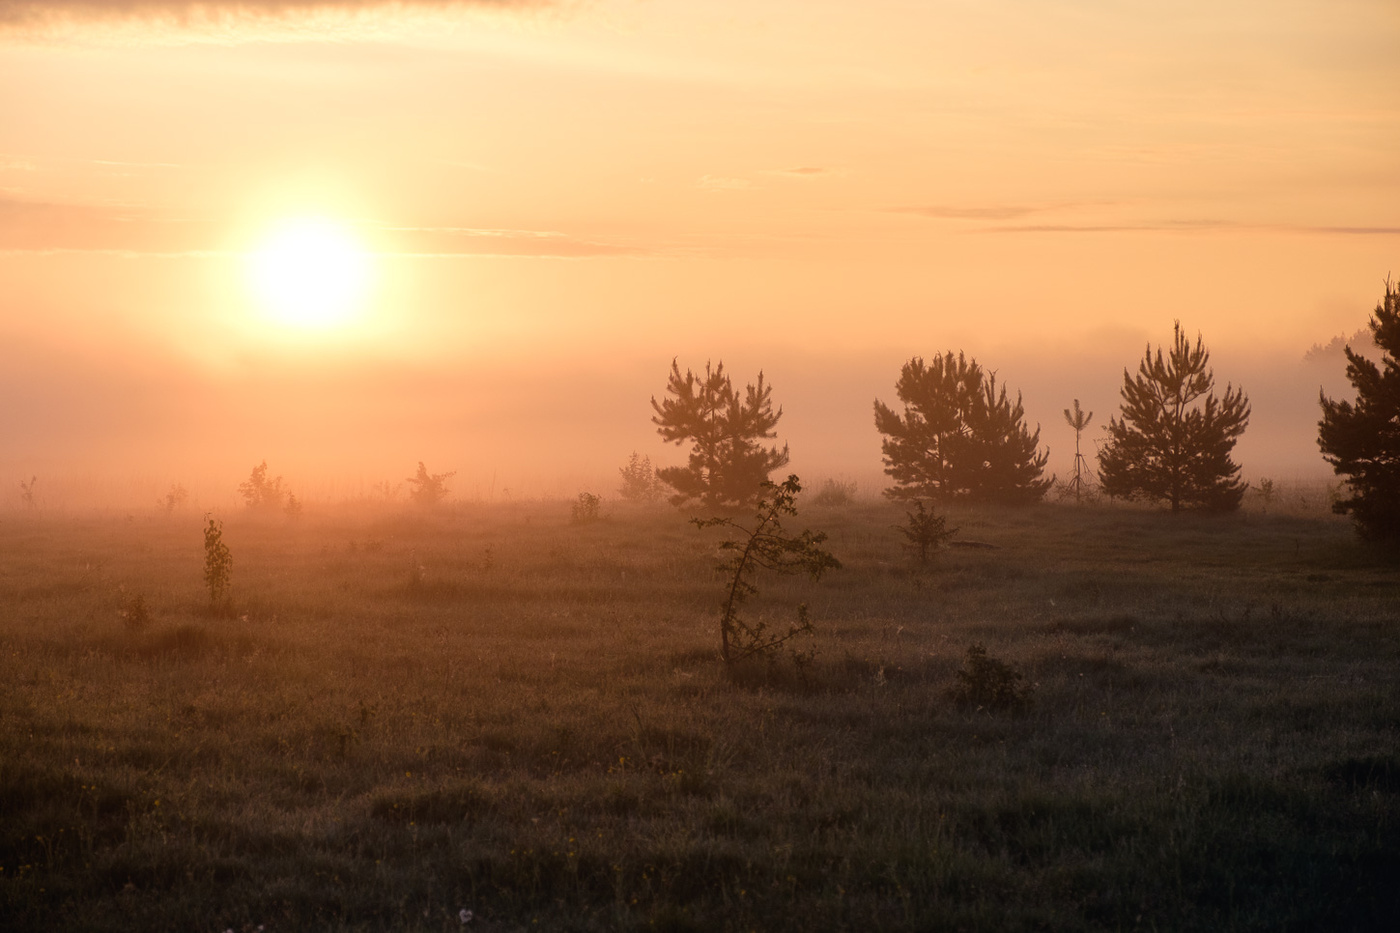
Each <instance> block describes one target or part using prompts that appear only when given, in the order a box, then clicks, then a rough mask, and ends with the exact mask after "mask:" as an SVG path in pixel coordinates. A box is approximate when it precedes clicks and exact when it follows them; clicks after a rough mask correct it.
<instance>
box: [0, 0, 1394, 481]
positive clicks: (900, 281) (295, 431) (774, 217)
mask: <svg viewBox="0 0 1400 933" xmlns="http://www.w3.org/2000/svg"><path fill="white" fill-rule="evenodd" d="M1397 40H1400V5H1397V4H1395V3H1394V2H1393V0H1342V2H1338V0H1329V2H1321V0H1298V2H1279V0H1268V2H1263V0H1259V2H1253V0H1241V2H1236V3H1231V4H1228V5H1225V6H1223V7H1222V5H1220V4H1216V3H1205V2H1194V0H1187V2H1182V3H1177V4H1172V5H1170V7H1169V8H1167V7H1161V6H1159V5H1155V4H1145V3H1138V2H1128V0H1066V2H1057V3H1038V4H1027V3H1024V2H1010V0H1002V2H996V0H981V2H970V0H968V2H952V0H944V2H934V3H916V2H895V0H872V2H866V3H861V4H854V3H833V2H811V0H808V2H803V3H794V2H770V3H759V4H753V3H734V2H728V0H716V2H709V3H681V2H677V0H653V2H641V0H597V2H590V3H560V4H546V3H511V2H504V0H502V2H490V3H487V2H482V3H443V4H438V3H418V4H407V5H399V4H396V5H392V6H381V5H377V4H374V3H347V4H341V5H337V4H332V3H320V2H285V3H279V2H275V0H267V2H251V3H238V4H227V5H225V4H221V3H203V4H199V5H188V4H183V3H178V2H169V0H164V2H162V0H155V2H145V3H140V2H137V3H121V2H112V3H105V2H97V0H91V2H58V3H25V2H13V0H0V399H3V401H0V480H3V485H0V490H5V489H8V490H9V491H8V492H3V493H2V494H0V501H3V502H4V503H5V507H12V506H13V505H14V504H15V503H16V502H17V500H18V490H17V488H16V480H19V479H27V478H29V477H30V476H34V475H37V476H39V477H40V486H39V489H40V491H41V493H44V494H46V495H48V496H50V498H49V499H48V500H46V501H47V502H48V503H49V504H50V505H54V506H62V505H65V504H76V503H78V502H82V501H98V500H101V501H108V502H127V501H130V502H147V503H150V502H151V501H152V499H153V497H154V496H156V495H158V494H159V493H160V492H163V491H164V489H165V488H166V487H167V486H168V485H169V483H171V482H176V481H178V482H183V483H185V484H186V485H188V486H189V487H190V488H191V489H192V490H194V491H196V492H198V493H200V494H202V496H203V500H202V501H203V502H204V503H206V504H218V503H220V502H224V501H227V502H232V501H233V496H234V490H235V487H236V484H237V483H238V481H239V480H241V479H243V478H245V477H246V476H247V474H248V471H249V469H250V468H251V467H252V466H254V465H256V464H257V463H258V462H259V461H262V460H266V461H268V463H269V465H270V467H271V469H272V471H273V472H275V473H281V474H285V475H286V476H287V478H288V480H289V481H290V483H291V484H292V486H293V488H296V489H300V490H304V491H306V492H308V493H310V494H311V495H312V497H313V498H314V497H315V496H316V495H318V494H319V495H324V496H334V495H356V494H359V493H362V492H363V491H364V490H365V489H367V488H368V487H369V485H370V484H372V483H376V482H378V481H380V480H384V479H388V480H391V481H394V482H397V481H400V480H401V479H402V478H403V477H405V476H408V475H410V474H411V473H412V471H413V468H414V466H415V465H416V463H417V462H418V461H420V460H424V461H426V462H427V463H428V466H429V467H430V468H431V469H433V470H434V471H448V470H456V471H457V477H456V478H455V480H454V483H453V488H454V491H455V493H456V494H457V495H458V496H460V497H472V496H481V497H488V496H491V497H498V496H505V495H511V496H529V495H549V494H564V495H573V494H574V493H576V492H578V491H579V490H580V489H583V488H593V489H595V490H596V491H599V492H601V493H603V494H604V495H608V494H610V492H611V490H612V489H613V488H614V487H615V486H616V479H617V472H616V471H617V467H618V466H620V465H621V464H622V463H624V462H625V461H626V458H627V456H628V454H629V453H631V452H632V451H634V450H635V451H638V452H641V453H644V454H647V455H649V456H650V457H651V458H652V460H653V461H654V462H657V463H658V464H668V463H679V462H681V461H682V460H683V457H684V452H683V451H681V450H678V449H676V448H673V447H667V446H665V445H663V444H662V442H661V441H660V439H659V438H658V437H657V436H656V434H655V432H654V428H653V426H652V425H651V423H650V420H649V418H650V413H651V412H650V406H649V403H648V402H649V399H650V397H651V396H652V395H656V394H660V393H661V391H662V390H663V388H664V385H665V376H666V372H667V370H668V368H669V365H670V362H671V360H672V358H673V357H677V358H679V360H680V363H681V365H682V367H685V366H692V367H699V366H703V365H704V363H705V361H706V360H707V359H714V360H719V359H722V360H723V361H724V362H725V364H726V368H728V369H729V370H730V371H731V372H733V373H734V374H735V376H736V377H738V378H740V379H749V378H752V377H753V376H754V375H755V374H756V373H757V372H758V370H759V369H762V370H764V372H765V373H766V375H767V377H768V379H769V380H770V381H771V383H772V384H773V386H774V401H775V402H777V403H779V404H781V405H782V406H783V408H784V411H785V416H784V419H783V421H782V423H781V424H780V426H779V432H780V434H779V436H780V440H781V441H786V442H788V443H789V444H790V445H791V449H792V454H793V457H792V468H793V469H794V470H796V471H797V472H799V473H802V474H803V475H804V476H814V477H819V476H851V477H860V478H861V482H862V490H863V491H866V492H871V491H873V490H874V489H876V488H878V487H879V485H880V480H879V468H880V462H879V461H880V453H879V450H880V448H879V436H878V434H876V432H875V430H874V426H873V422H872V417H871V402H872V400H873V399H875V398H876V397H879V398H882V399H885V400H887V401H889V400H892V396H893V384H894V380H895V378H896V377H897V375H898V372H899V367H900V365H901V364H902V363H903V362H904V361H905V360H906V359H908V358H909V357H910V356H913V355H916V354H918V355H925V356H930V355H932V354H934V353H938V352H941V351H943V350H964V351H966V352H967V353H968V354H970V355H972V356H975V357H976V358H977V359H978V361H979V362H981V363H982V364H983V365H984V366H985V367H986V368H988V369H991V370H995V371H997V373H998V375H999V378H1000V379H1001V380H1003V381H1005V382H1006V384H1008V385H1009V386H1011V387H1012V388H1013V390H1014V389H1019V390H1020V391H1021V392H1022V393H1023V394H1024V399H1025V405H1026V410H1027V414H1028V416H1029V419H1030V420H1031V421H1032V422H1033V423H1034V422H1040V424H1041V426H1042V434H1041V440H1042V443H1044V444H1046V445H1048V446H1049V447H1050V449H1051V464H1050V466H1051V469H1052V470H1056V471H1058V472H1059V473H1060V474H1061V475H1062V476H1063V475H1064V474H1065V473H1066V472H1067V471H1068V470H1069V468H1070V457H1072V454H1073V433H1072V431H1070V429H1069V428H1068V427H1067V426H1066V425H1065V424H1064V422H1063V420H1062V418H1061V416H1060V411H1061V409H1063V408H1065V407H1068V406H1069V405H1070V404H1071V402H1072V400H1073V399H1075V398H1078V399H1079V400H1080V401H1081V403H1082V405H1083V407H1084V408H1085V409H1088V410H1092V411H1093V412H1094V413H1095V417H1094V424H1095V425H1096V426H1097V425H1102V424H1103V423H1105V422H1106V421H1107V419H1108V417H1109V415H1110V414H1112V413H1114V412H1115V411H1116V410H1117V404H1118V387H1119V385H1120V383H1121V378H1122V371H1123V369H1124V368H1125V367H1127V368H1130V369H1135V368H1136V365H1137V362H1138V360H1139V359H1140V358H1141V355H1142V351H1143V347H1144V345H1145V344H1146V343H1148V342H1149V341H1150V342H1151V343H1152V344H1153V345H1154V346H1155V345H1157V344H1158V343H1160V342H1162V341H1164V340H1167V339H1168V338H1169V337H1170V335H1171V331H1172V322H1173V321H1174V320H1180V321H1181V322H1182V324H1183V326H1184V327H1185V328H1186V329H1187V331H1188V333H1191V334H1195V333H1196V332H1198V331H1199V332H1200V333H1201V334H1202V335H1203V336H1204V337H1205V340H1206V342H1207V344H1208V346H1209V347H1210V348H1211V350H1212V363H1213V366H1214V370H1215V373H1216V376H1217V379H1218V380H1219V382H1220V384H1221V385H1222V386H1223V384H1224V383H1225V382H1232V383H1234V384H1236V385H1243V386H1244V387H1245V390H1246V392H1247V393H1248V394H1249V396H1250V398H1251V401H1252V402H1253V408H1254V419H1253V422H1252V425H1251V428H1250V430H1249V432H1248V433H1247V434H1246V435H1245V437H1244V439H1243V440H1242V441H1241V442H1240V445H1239V447H1238V448H1237V453H1236V459H1237V461H1238V462H1240V463H1241V464H1242V465H1243V469H1244V473H1245V476H1246V478H1256V477H1260V476H1268V475H1273V476H1276V477H1285V478H1290V477H1322V476H1324V475H1326V468H1325V464H1323V462H1322V460H1321V458H1320V456H1319V455H1318V452H1317V447H1316V442H1315V437H1316V421H1317V417H1318V409H1317V404H1316V398H1317V391H1318V387H1319V386H1321V385H1325V386H1326V387H1327V388H1328V391H1329V392H1332V393H1338V392H1342V391H1344V390H1345V388H1346V386H1345V382H1344V380H1343V379H1342V362H1341V359H1340V356H1339V354H1338V353H1337V352H1333V353H1331V354H1322V355H1321V356H1320V357H1318V356H1317V355H1315V357H1314V359H1313V360H1311V361H1308V362H1305V361H1304V359H1303V357H1304V354H1305V353H1306V351H1307V350H1308V349H1309V347H1311V346H1312V345H1314V344H1326V343H1327V342H1328V341H1329V340H1331V339H1332V338H1334V337H1336V336H1338V335H1351V334H1353V333H1354V332H1355V331H1356V330H1357V329H1358V328H1360V327H1362V326H1363V325H1364V324H1365V322H1366V320H1367V318H1368V315H1369V313H1370V310H1371V308H1372V307H1374V305H1375V303H1376V301H1377V299H1378V298H1379V296H1380V295H1381V293H1382V290H1383V285H1382V283H1383V281H1384V279H1385V277H1386V275H1387V274H1388V273H1392V272H1400V59H1397V57H1396V56H1395V54H1394V49H1395V47H1396V43H1397ZM308 222H310V223H317V224H323V225H326V227H327V229H330V230H333V231H335V233H334V236H335V237H344V238H345V241H346V242H347V243H353V244H354V245H353V246H352V247H346V248H347V249H350V250H351V253H352V254H353V255H355V256H361V255H362V257H363V259H362V260H354V261H355V262H361V261H362V263H363V264H362V266H357V267H356V268H355V270H354V271H353V276H356V277H358V278H355V281H356V282H357V283H358V284H357V285H356V286H355V291H356V294H354V295H349V296H347V297H345V298H344V299H343V301H342V302H341V303H340V304H336V305H333V306H328V307H319V306H318V310H317V313H316V314H315V315H314V316H313V318H312V319H297V318H296V317H295V316H294V315H289V314H287V313H281V312H278V310H277V307H278V301H277V300H275V299H271V300H270V299H269V297H268V294H267V288H266V287H265V286H259V285H258V282H257V281H256V279H257V276H256V275H255V274H253V272H251V271H250V270H251V269H252V267H253V265H254V262H253V260H254V258H255V257H256V256H258V255H259V251H260V250H263V251H266V250H267V249H268V246H267V244H268V243H269V242H273V241H274V239H275V236H276V235H277V231H278V230H281V229H285V228H286V226H287V225H288V224H296V223H308ZM337 242H338V241H337ZM336 249H339V247H336ZM341 261H342V257H341V256H340V254H338V253H336V254H334V255H331V256H330V258H329V259H327V260H325V263H324V264H325V267H326V268H330V269H332V270H333V269H335V268H337V266H336V263H337V262H341ZM299 262H301V261H300V260H299ZM302 264H303V265H304V264H305V263H304V262H302ZM328 274H329V275H332V276H335V275H337V273H335V272H333V271H332V272H331V273H328ZM340 281H341V280H340V279H334V282H336V283H338V282H340ZM274 288H275V286H274ZM1101 433H1102V432H1101V431H1099V430H1097V429H1096V430H1093V431H1091V432H1090V436H1091V437H1092V436H1097V435H1098V434H1101ZM221 497H222V498H221Z"/></svg>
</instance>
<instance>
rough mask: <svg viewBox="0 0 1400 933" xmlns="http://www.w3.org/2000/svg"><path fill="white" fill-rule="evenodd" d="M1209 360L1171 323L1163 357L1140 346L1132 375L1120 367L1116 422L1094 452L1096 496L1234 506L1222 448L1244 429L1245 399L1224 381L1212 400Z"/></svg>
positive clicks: (1230, 465) (1236, 488)
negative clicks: (1221, 391) (1219, 395)
mask: <svg viewBox="0 0 1400 933" xmlns="http://www.w3.org/2000/svg"><path fill="white" fill-rule="evenodd" d="M1209 362H1210V353H1209V351H1207V350H1206V348H1205V345H1204V344H1203V343H1202V342H1201V337H1200V335H1199V334H1198V335H1197V336H1196V344H1195V346H1194V347H1193V346H1192V345H1191V343H1190V341H1188V340H1187V339H1186V335H1185V334H1183V333H1182V332H1181V322H1180V321H1178V322H1176V324H1175V327H1174V336H1173V339H1172V346H1171V350H1170V351H1169V352H1168V354H1167V356H1166V357H1163V356H1162V350H1161V348H1160V347H1159V348H1158V349H1157V355H1156V356H1155V357H1154V356H1153V355H1152V345H1151V344H1148V346H1147V352H1146V354H1145V356H1144V357H1143V361H1142V363H1141V365H1139V366H1138V374H1137V375H1136V376H1129V375H1128V371H1127V369H1124V370H1123V404H1122V407H1121V414H1122V416H1123V417H1122V420H1119V419H1117V418H1110V419H1109V424H1108V444H1107V445H1106V446H1105V447H1104V448H1103V450H1101V451H1100V452H1099V482H1100V484H1101V485H1102V486H1103V489H1104V492H1106V493H1108V494H1109V495H1110V496H1120V497H1122V498H1125V499H1148V500H1152V501H1166V502H1168V503H1170V505H1171V509H1172V511H1173V512H1179V511H1181V510H1182V509H1184V508H1191V507H1197V508H1204V509H1210V510H1213V511H1220V512H1228V511H1232V510H1234V509H1237V508H1239V506H1240V500H1241V499H1242V498H1243V497H1244V491H1245V484H1244V483H1243V482H1241V481H1240V479H1239V472H1240V468H1239V466H1238V465H1237V464H1235V463H1234V462H1233V461H1232V460H1231V459H1230V451H1231V450H1233V449H1234V447H1235V441H1237V440H1238V439H1239V437H1240V435H1241V434H1243V433H1244V429H1245V427H1246V426H1248V424H1249V413H1250V408H1249V399H1248V398H1246V397H1245V395H1244V392H1243V390H1240V389H1235V388H1234V387H1232V386H1230V385H1229V384H1227V385H1226V387H1225V395H1224V397H1223V398H1219V399H1217V398H1216V397H1215V393H1214V392H1213V391H1212V388H1213V386H1214V385H1215V374H1214V373H1213V372H1212V371H1211V370H1210V369H1209V368H1208V365H1207V364H1209Z"/></svg>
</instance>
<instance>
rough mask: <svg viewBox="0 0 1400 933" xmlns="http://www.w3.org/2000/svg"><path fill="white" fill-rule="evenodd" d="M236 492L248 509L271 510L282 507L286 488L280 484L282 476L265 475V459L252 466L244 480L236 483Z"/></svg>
mask: <svg viewBox="0 0 1400 933" xmlns="http://www.w3.org/2000/svg"><path fill="white" fill-rule="evenodd" d="M238 493H239V495H241V496H242V497H243V501H244V503H245V504H246V505H247V506H248V508H250V509H256V510H258V511H273V510H276V509H280V508H281V507H282V500H283V499H285V498H286V496H287V490H286V489H285V488H283V486H282V477H280V476H278V477H274V478H273V479H268V477H267V461H266V460H264V461H263V462H262V463H259V464H258V465H257V466H255V467H253V472H252V473H251V474H250V475H249V476H248V479H247V481H246V482H242V483H239V484H238Z"/></svg>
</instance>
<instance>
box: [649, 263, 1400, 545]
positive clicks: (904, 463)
mask: <svg viewBox="0 0 1400 933" xmlns="http://www.w3.org/2000/svg"><path fill="white" fill-rule="evenodd" d="M1370 332H1371V335H1372V337H1373V339H1374V343H1375V345H1376V347H1377V348H1378V349H1379V350H1380V351H1381V353H1382V357H1381V361H1380V363H1375V362H1372V361H1371V360H1370V359H1368V358H1367V357H1365V356H1362V355H1361V354H1360V353H1357V352H1354V351H1353V350H1352V349H1351V348H1350V347H1348V348H1347V350H1346V356H1347V361H1348V362H1347V377H1348V379H1349V380H1350V381H1351V383H1352V385H1353V387H1354V388H1355V389H1356V392H1357V398H1356V400H1355V401H1354V402H1352V401H1345V400H1333V399H1329V398H1328V397H1327V396H1326V395H1325V394H1321V395H1320V403H1321V406H1322V419H1321V421H1320V422H1319V435H1318V444H1319V447H1320V448H1321V451H1322V454H1323V457H1324V458H1325V459H1326V460H1327V462H1328V463H1330V464H1332V466H1333V468H1334V470H1335V471H1336V473H1337V474H1338V475H1340V476H1344V477H1345V478H1346V479H1345V482H1346V484H1347V486H1348V487H1349V489H1350V497H1349V498H1346V499H1343V500H1341V501H1339V502H1338V503H1336V505H1335V508H1336V510H1337V511H1338V512H1342V513H1351V514H1352V515H1353V517H1354V518H1355V520H1356V523H1357V527H1358V530H1359V531H1360V532H1361V534H1362V535H1364V536H1365V537H1368V538H1382V539H1390V540H1396V539H1400V364H1397V360H1400V287H1397V285H1394V284H1392V283H1391V282H1390V281H1389V280H1387V281H1386V286H1385V295H1384V297H1383V299H1382V300H1381V302H1380V303H1379V304H1377V306H1376V309H1375V311H1374V313H1373V315H1372V318H1371V321H1370ZM895 395H896V397H897V399H898V403H897V404H896V405H887V404H885V403H884V402H882V401H880V400H879V399H876V400H875V404H874V409H875V428H876V430H878V431H879V432H880V434H881V435H882V443H881V447H882V453H883V461H884V464H885V473H886V474H887V475H888V476H889V477H890V479H891V480H892V483H893V485H892V486H891V487H890V488H889V489H887V490H885V495H886V496H889V497H890V498H894V499H913V500H925V499H927V500H930V501H934V502H944V503H946V502H951V501H958V500H962V501H969V502H981V503H1004V504H1016V505H1025V504H1030V503H1034V502H1038V501H1040V500H1041V499H1043V498H1044V496H1045V494H1046V492H1047V491H1048V490H1049V489H1050V487H1051V485H1052V483H1053V480H1052V479H1051V478H1047V477H1046V476H1045V466H1046V462H1047V459H1048V452H1047V451H1046V450H1044V449H1042V448H1041V446H1040V428H1039V426H1038V425H1037V426H1036V427H1035V428H1034V429H1031V428H1030V426H1029V425H1028V424H1027V423H1026V419H1025V411H1024V407H1023V404H1022V398H1021V394H1020V393H1019V392H1017V393H1016V395H1015V397H1014V399H1013V398H1012V396H1011V394H1010V393H1009V391H1008V389H1007V387H1006V386H1005V385H1003V384H999V383H998V380H997V377H996V373H995V372H988V371H986V370H984V369H983V368H982V366H981V365H979V364H978V363H977V361H976V360H974V359H971V358H969V357H967V356H966V355H965V354H963V353H961V352H959V353H956V354H955V353H953V352H952V351H949V352H946V353H941V354H938V355H935V356H933V357H931V358H928V359H925V358H923V357H918V356H916V357H913V358H912V359H910V360H909V361H907V362H906V363H905V364H904V365H903V367H902V368H901V370H900V374H899V378H898V380H897V381H896V383H895ZM1121 397H1122V398H1121V404H1120V408H1119V411H1118V413H1117V414H1116V415H1114V416H1113V417H1111V418H1110V419H1109V422H1108V424H1107V425H1106V426H1105V428H1106V431H1107V440H1106V442H1105V443H1104V445H1103V446H1102V447H1101V448H1100V449H1099V451H1098V454H1097V459H1098V473H1099V481H1100V484H1101V485H1102V487H1103V490H1104V492H1105V493H1107V494H1108V495H1110V496H1113V497H1116V498H1123V499H1130V500H1142V501H1149V502H1158V503H1163V504H1166V505H1167V506H1169V507H1170V509H1171V510H1172V511H1173V512H1177V511H1182V510H1186V509H1199V510H1205V511H1213V512H1229V511H1233V510H1235V509H1238V508H1239V506H1240V503H1241V501H1242V499H1243V497H1244V493H1245V490H1246V489H1247V484H1246V483H1245V482H1244V481H1243V480H1242V479H1241V477H1240V467H1239V465H1238V464H1237V463H1235V462H1234V460H1233V458H1232V453H1233V450H1234V447H1235V444H1236V442H1237V441H1238V440H1239V438H1240V437H1241V436H1242V435H1243V434H1244V432H1245V429H1246V428H1247V427H1248V425H1249V418H1250V414H1251V408H1250V404H1249V399H1248V397H1247V396H1246V395H1245V393H1244V391H1243V389H1240V388H1236V387H1235V386H1234V385H1233V384H1229V383H1227V384H1226V386H1225V388H1224V390H1223V392H1220V393H1218V394H1217V392H1216V383H1215V375H1214V372H1213V370H1212V369H1211V367H1210V353H1209V351H1208V350H1207V349H1206V346H1205V343H1204V341H1203V339H1202V337H1201V336H1200V335H1199V334H1198V335H1197V336H1196V338H1195V340H1194V341H1192V340H1191V339H1189V338H1188V337H1187V335H1186V333H1185V332H1184V331H1183V329H1182V327H1181V324H1180V322H1177V323H1176V324H1175V326H1174V328H1173V334H1172V339H1171V341H1170V343H1168V344H1167V345H1165V346H1159V347H1158V348H1157V349H1156V350H1155V352H1154V350H1153V347H1152V345H1151V344H1150V343H1149V344H1148V345H1147V349H1146V352H1145V353H1144V355H1143V359H1142V361H1141V363H1139V365H1138V368H1137V372H1136V373H1130V372H1129V371H1128V370H1127V369H1126V368H1125V369H1124V370H1123V386H1122V390H1121ZM651 404H652V409H653V411H654V415H653V417H652V422H653V423H654V424H655V425H656V427H657V433H658V434H660V435H661V437H662V439H663V440H665V441H667V442H670V443H673V444H676V445H686V444H688V445H689V446H690V454H689V457H688V459H687V462H686V464H685V465H683V466H672V467H665V468H662V469H658V470H655V471H654V472H653V471H652V469H651V464H650V461H649V460H645V459H639V458H638V456H637V455H636V454H633V457H632V460H631V461H630V462H629V464H628V465H627V466H626V467H624V468H623V469H622V471H621V472H622V474H623V490H622V492H623V495H624V496H627V497H629V498H651V497H656V496H658V495H659V494H660V491H661V490H662V489H666V490H669V492H670V495H669V499H670V501H671V502H672V503H673V504H675V505H683V504H685V503H687V502H690V501H692V500H695V501H698V502H699V503H701V504H703V505H706V506H709V507H732V506H737V505H744V504H749V503H752V502H753V501H755V500H756V499H757V498H758V496H759V493H760V487H761V484H762V483H764V482H765V481H767V480H768V478H769V475H770V474H771V473H772V472H773V471H774V470H776V469H778V468H779V467H782V466H784V465H786V464H787V462H788V447H787V445H783V446H782V447H779V446H778V445H777V444H776V443H771V442H772V441H773V440H774V438H776V436H777V433H776V428H777V425H778V421H779V420H780V419H781V418H782V414H783V411H782V408H781V407H779V408H776V409H775V408H774V407H773V401H772V386H771V385H770V384H769V383H768V382H767V381H766V380H765V378H764V375H763V373H762V372H760V373H759V375H758V378H757V380H756V381H754V382H752V383H748V384H746V385H745V386H744V387H743V389H742V390H740V389H738V388H736V387H735V385H734V383H733V380H732V379H731V377H730V375H729V374H728V373H727V372H726V371H725V369H724V364H723V363H722V362H718V363H715V364H713V365H711V364H710V363H707V364H706V365H705V369H704V370H703V372H699V373H697V372H694V371H691V370H689V369H687V370H685V372H684V373H682V371H681V368H680V364H679V361H678V360H672V362H671V372H670V376H669V379H668V381H667V385H666V391H665V394H664V395H663V397H662V398H661V399H660V400H659V401H658V400H657V399H656V398H655V397H653V398H652V400H651ZM1066 418H1067V419H1068V420H1069V421H1070V424H1071V426H1076V431H1079V430H1082V428H1083V427H1084V426H1085V424H1087V417H1086V416H1085V415H1084V414H1083V413H1082V412H1081V411H1080V410H1079V406H1078V401H1077V400H1076V402H1075V413H1074V416H1072V415H1071V414H1070V413H1069V411H1068V410H1066Z"/></svg>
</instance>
